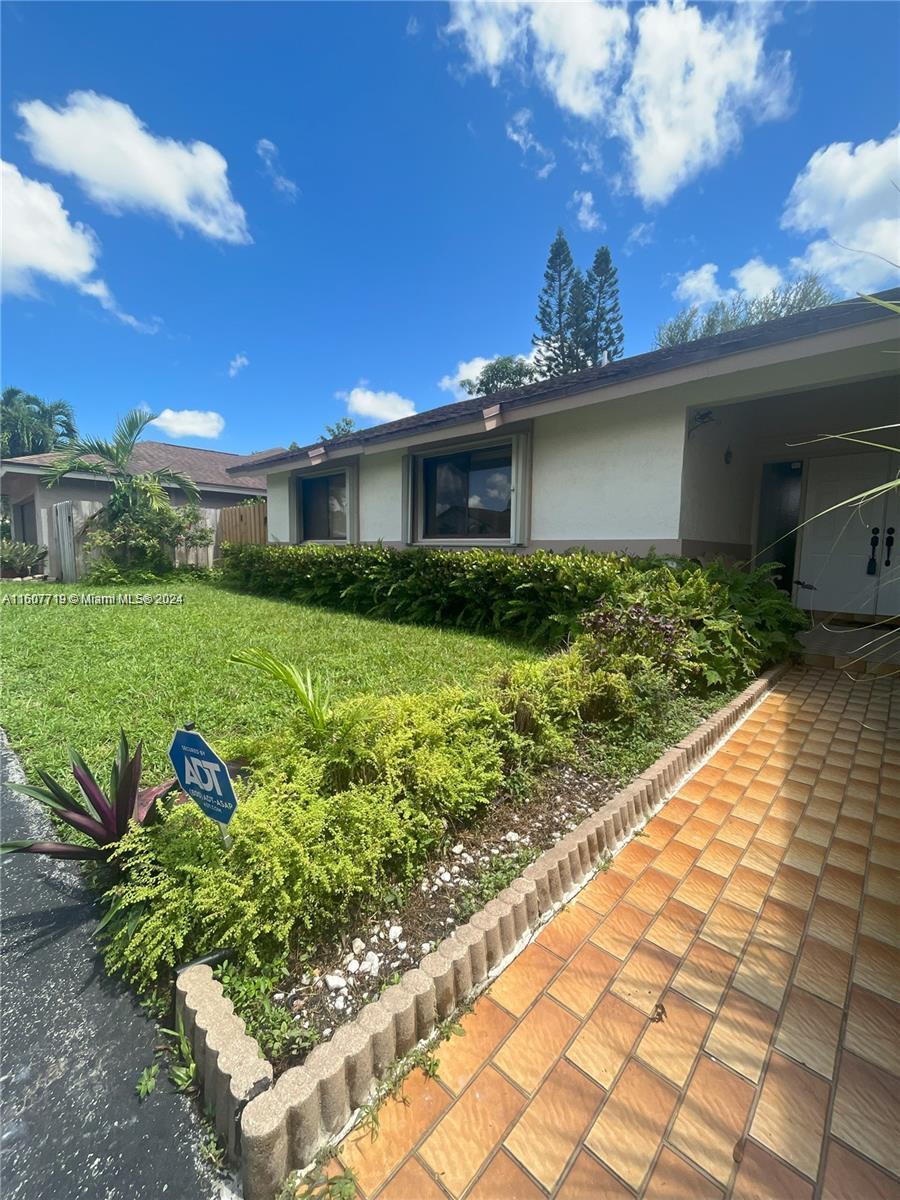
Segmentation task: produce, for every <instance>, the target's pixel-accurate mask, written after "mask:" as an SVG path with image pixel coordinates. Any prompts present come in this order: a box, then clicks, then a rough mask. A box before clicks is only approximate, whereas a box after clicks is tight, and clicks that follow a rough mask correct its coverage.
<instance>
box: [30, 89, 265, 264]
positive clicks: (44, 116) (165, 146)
mask: <svg viewBox="0 0 900 1200" xmlns="http://www.w3.org/2000/svg"><path fill="white" fill-rule="evenodd" d="M17 112H18V113H19V116H20V117H21V118H22V120H23V121H24V122H25V130H24V132H23V133H22V134H21V137H22V139H23V140H24V141H25V142H27V143H28V146H29V148H30V150H31V153H32V154H33V155H34V157H35V159H36V160H37V161H38V162H39V163H41V164H42V165H43V166H45V167H51V168H53V169H54V170H56V171H60V172H62V173H63V174H66V175H73V176H74V177H75V178H76V179H77V180H78V182H79V184H80V185H81V187H82V188H83V189H84V190H85V192H86V193H87V195H88V196H90V198H91V199H92V200H95V201H96V202H97V203H98V204H100V205H101V206H102V207H103V208H105V209H106V210H107V211H108V212H111V213H114V214H117V215H118V214H119V213H121V212H123V211H125V210H129V209H133V210H136V211H141V212H149V213H154V214H156V215H158V216H163V217H167V218H168V219H169V220H171V221H172V222H173V223H174V224H175V226H176V227H178V228H181V227H184V226H186V227H188V228H191V229H196V230H197V231H199V232H200V233H202V234H204V235H205V236H206V237H209V238H215V239H218V240H221V241H225V242H234V243H241V242H250V241H252V238H251V237H250V234H249V232H248V230H247V219H246V215H245V213H244V210H243V208H241V206H240V204H238V203H237V201H236V200H235V199H234V197H233V196H232V194H231V187H230V185H229V182H228V163H227V162H226V161H225V159H224V158H223V157H222V155H221V154H220V153H219V151H218V150H216V149H215V147H213V146H210V145H208V144H207V143H206V142H190V143H185V142H178V141H175V139H174V138H165V137H158V136H157V135H156V134H153V133H151V132H150V131H149V130H148V129H147V127H146V125H145V124H144V123H143V121H141V120H140V119H139V118H138V117H137V115H136V114H135V113H134V112H133V111H132V110H131V109H130V108H129V107H128V105H127V104H122V103H121V102H120V101H118V100H113V99H111V98H110V97H109V96H98V95H97V94H96V92H72V93H70V95H69V97H68V98H67V100H66V103H65V105H64V106H62V107H60V108H51V107H50V106H49V105H48V104H45V103H44V102H43V101H42V100H29V101H26V102H25V103H23V104H19V105H18V106H17Z"/></svg>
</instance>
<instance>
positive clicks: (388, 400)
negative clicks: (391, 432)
mask: <svg viewBox="0 0 900 1200" xmlns="http://www.w3.org/2000/svg"><path fill="white" fill-rule="evenodd" d="M335 396H336V397H337V399H338V400H343V401H344V402H345V403H346V405H347V412H348V413H350V414H351V416H354V417H362V418H363V419H364V420H367V421H398V420H399V419H400V418H401V417H411V416H412V414H413V413H414V412H415V411H416V406H415V404H414V403H413V401H412V400H407V399H406V397H405V396H401V395H400V394H399V392H374V391H372V389H371V388H370V387H369V386H368V381H367V380H365V379H361V380H360V381H359V383H358V384H357V385H356V387H355V388H351V389H350V391H349V392H335Z"/></svg>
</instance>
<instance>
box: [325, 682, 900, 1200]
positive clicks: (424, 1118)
mask: <svg viewBox="0 0 900 1200" xmlns="http://www.w3.org/2000/svg"><path fill="white" fill-rule="evenodd" d="M898 865H900V685H898V683H897V681H896V680H894V679H890V678H878V677H867V678H865V679H863V680H861V681H859V682H855V683H854V682H853V681H851V680H850V679H848V678H846V677H845V676H843V675H841V674H840V673H838V672H834V671H822V670H807V671H802V670H795V671H792V672H791V673H790V674H789V675H788V676H786V677H785V678H784V679H783V680H782V681H781V683H780V684H779V685H778V686H777V688H776V689H775V691H774V692H772V693H771V694H770V695H769V697H767V698H766V700H764V701H763V703H762V704H761V705H760V706H759V707H758V708H757V709H756V710H755V711H754V712H753V713H752V714H751V715H750V717H749V718H748V719H747V720H746V721H744V723H743V724H742V725H741V726H740V727H739V728H738V729H737V730H736V731H735V733H733V734H732V736H731V737H730V738H729V740H728V741H727V742H726V743H725V745H724V746H723V747H722V748H721V749H720V750H719V751H718V752H717V753H716V754H715V755H714V756H713V758H712V759H711V760H710V761H709V762H708V763H707V764H706V765H705V766H704V767H703V768H702V769H701V770H700V771H699V772H698V773H697V774H696V775H695V776H694V778H693V779H691V780H690V781H689V782H687V783H686V784H685V785H684V786H683V787H682V788H681V789H680V791H679V792H678V793H677V795H676V796H675V797H674V798H673V799H671V800H670V801H669V802H668V803H667V804H666V805H665V807H664V808H663V809H662V810H661V811H660V813H659V814H658V815H657V816H656V817H654V819H653V820H652V821H651V822H650V823H649V824H648V826H647V828H646V831H645V834H644V836H642V837H639V838H636V839H635V840H634V841H633V842H632V843H631V844H630V845H629V846H628V847H627V848H626V849H625V850H623V851H622V852H621V853H620V854H619V855H618V856H617V857H616V859H615V860H614V864H613V866H612V867H611V868H610V869H609V870H608V871H607V872H606V873H602V874H599V875H597V876H596V878H595V879H594V880H592V881H591V883H589V884H588V886H587V887H586V888H584V890H583V891H582V892H580V893H579V895H578V897H577V898H576V899H575V900H574V901H573V902H572V903H571V904H569V905H568V907H567V908H565V909H564V910H562V911H561V912H559V913H558V914H557V915H556V916H555V917H554V918H553V919H552V921H550V923H549V924H548V925H547V926H546V927H545V928H544V929H543V930H542V931H541V933H540V935H539V936H538V937H537V939H536V940H535V941H534V942H533V943H532V944H531V945H530V946H529V947H528V948H527V949H526V950H525V951H524V952H523V953H522V954H521V955H520V956H519V957H518V958H517V959H515V960H514V961H513V963H511V964H510V966H509V967H507V969H506V970H505V971H504V972H503V973H502V974H501V975H500V977H499V978H498V979H497V980H496V981H495V982H494V983H493V985H492V986H491V988H490V990H489V991H488V992H487V993H486V994H484V995H483V996H482V997H481V998H480V999H479V1000H478V1001H477V1002H476V1004H475V1007H474V1009H473V1011H472V1012H471V1013H469V1014H468V1015H466V1016H465V1017H464V1018H463V1021H462V1025H463V1028H464V1029H465V1036H463V1037H454V1038H452V1039H451V1040H450V1041H449V1042H447V1043H444V1044H443V1045H442V1046H441V1047H440V1048H439V1051H438V1057H439V1059H440V1071H439V1075H438V1077H437V1078H436V1079H430V1078H428V1077H427V1076H426V1075H425V1074H424V1073H423V1072H421V1071H418V1072H416V1073H414V1074H412V1075H410V1076H409V1077H408V1078H407V1080H406V1082H405V1084H404V1088H403V1092H402V1094H401V1096H400V1097H399V1098H398V1099H395V1100H390V1101H388V1102H387V1103H386V1104H385V1105H384V1106H383V1108H382V1109H381V1113H380V1132H379V1134H378V1136H377V1137H376V1138H375V1139H374V1140H373V1139H372V1137H371V1136H370V1134H369V1133H367V1132H364V1131H357V1132H356V1133H354V1134H351V1136H350V1137H349V1138H348V1139H347V1141H346V1142H345V1143H344V1146H343V1148H342V1150H341V1153H340V1157H341V1161H342V1162H343V1163H344V1164H345V1165H346V1166H348V1167H350V1168H352V1169H353V1171H354V1172H355V1174H356V1178H357V1182H358V1188H359V1195H360V1196H361V1197H363V1198H364V1200H448V1197H449V1198H452V1200H541V1198H545V1197H548V1196H549V1197H557V1198H558V1200H629V1198H633V1197H642V1198H643V1200H663V1198H666V1200H724V1198H725V1197H729V1198H732V1200H769V1198H771V1200H900V1181H898V1174H900V1027H898V1013H900V909H898V904H900V894H898Z"/></svg>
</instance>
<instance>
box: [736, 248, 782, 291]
mask: <svg viewBox="0 0 900 1200" xmlns="http://www.w3.org/2000/svg"><path fill="white" fill-rule="evenodd" d="M731 274H732V277H733V278H734V281H735V283H737V285H738V290H739V291H740V293H741V295H742V296H746V297H747V299H748V300H756V299H757V297H759V296H767V295H768V294H769V292H773V291H774V290H775V288H780V287H783V285H784V276H783V275H782V273H781V271H780V270H779V269H778V267H773V266H770V265H769V264H768V263H767V262H764V261H763V260H762V259H761V258H759V257H756V258H750V259H748V260H747V262H745V263H744V265H743V266H742V267H735V269H734V270H733V271H732V272H731Z"/></svg>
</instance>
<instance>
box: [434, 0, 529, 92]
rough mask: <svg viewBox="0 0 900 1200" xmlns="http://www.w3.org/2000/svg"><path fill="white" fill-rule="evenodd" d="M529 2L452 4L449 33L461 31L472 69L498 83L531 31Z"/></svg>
mask: <svg viewBox="0 0 900 1200" xmlns="http://www.w3.org/2000/svg"><path fill="white" fill-rule="evenodd" d="M526 7H527V6H526V5H524V4H520V3H517V2H516V0H511V2H510V3H506V4H494V3H492V2H491V0H454V2H452V3H451V5H450V22H449V24H448V25H447V32H448V33H458V34H459V35H460V36H461V37H462V39H463V41H464V42H465V44H466V50H467V52H468V55H469V59H470V62H471V66H472V70H473V71H482V72H483V73H484V74H485V75H487V76H488V78H489V79H490V81H491V83H492V84H494V85H495V86H496V85H497V84H498V83H499V82H500V72H501V69H502V68H503V67H504V66H506V64H507V63H510V62H514V61H515V60H516V58H517V57H518V56H519V55H520V54H521V53H522V52H523V51H524V49H525V43H526V38H527V32H528V14H527V11H526Z"/></svg>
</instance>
